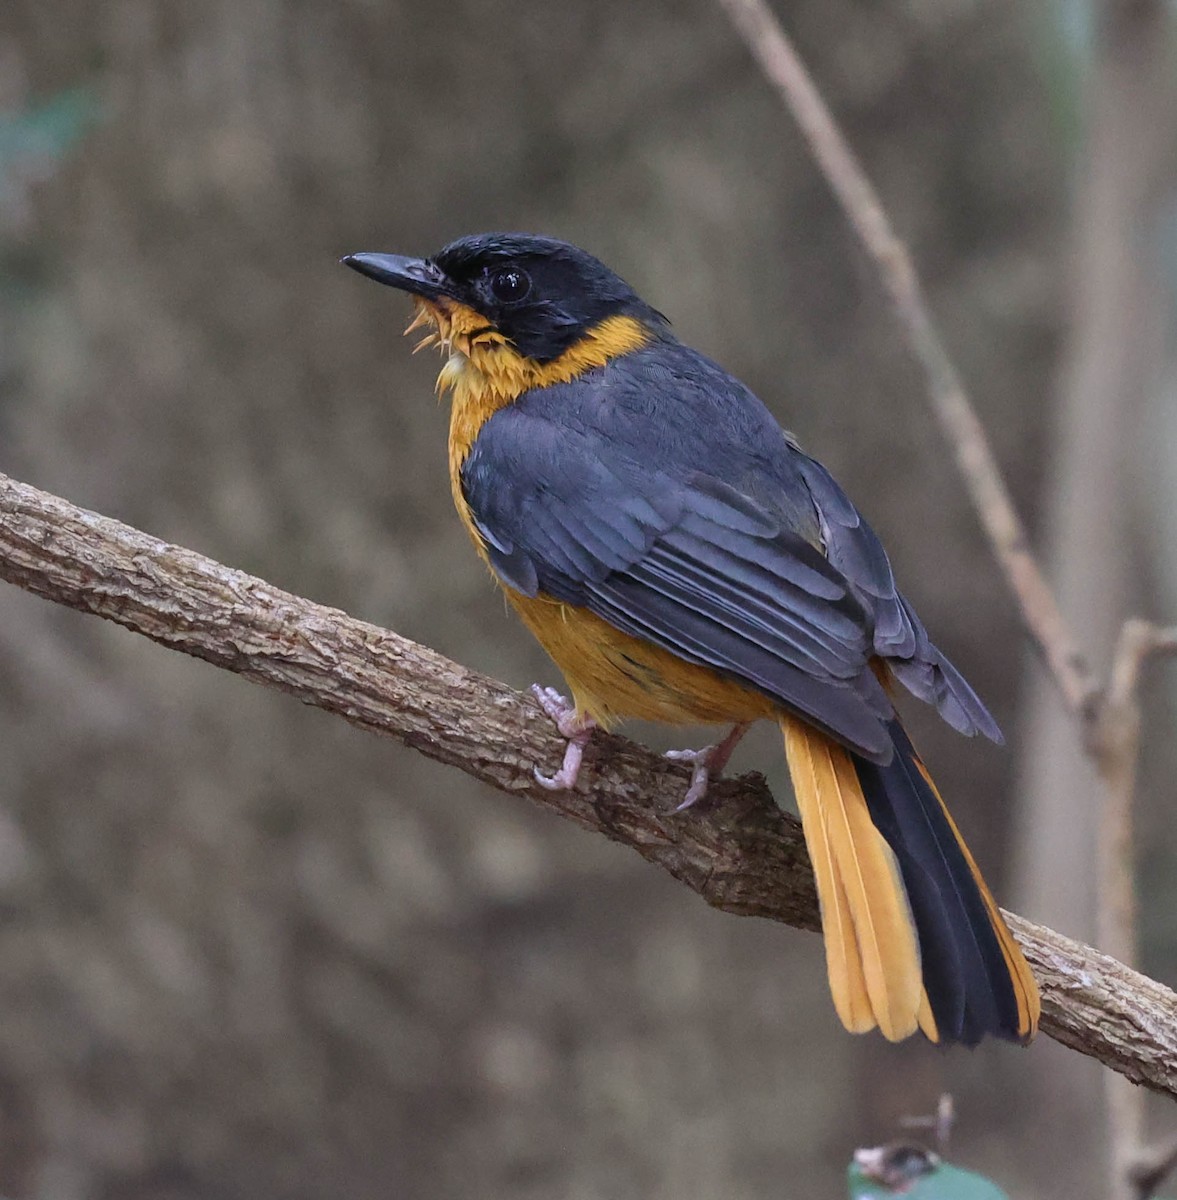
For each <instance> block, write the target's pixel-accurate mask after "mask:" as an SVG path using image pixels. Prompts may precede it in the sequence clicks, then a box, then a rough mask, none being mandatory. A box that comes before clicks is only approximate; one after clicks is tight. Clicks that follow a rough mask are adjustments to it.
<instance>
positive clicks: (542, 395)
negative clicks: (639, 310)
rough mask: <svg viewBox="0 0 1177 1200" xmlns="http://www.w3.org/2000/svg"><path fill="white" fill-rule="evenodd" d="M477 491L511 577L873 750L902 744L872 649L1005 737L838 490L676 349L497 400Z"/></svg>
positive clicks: (759, 412)
mask: <svg viewBox="0 0 1177 1200" xmlns="http://www.w3.org/2000/svg"><path fill="white" fill-rule="evenodd" d="M462 489H463V493H464V497H465V500H466V502H467V504H468V505H469V508H470V511H471V515H472V517H473V520H474V522H475V524H476V526H477V528H478V529H479V531H480V533H481V535H482V537H483V538H484V540H485V543H486V547H487V551H488V554H489V557H490V560H491V564H492V566H493V567H494V569H495V571H496V572H497V573H498V575H499V576H500V578H501V579H502V580H503V582H504V583H505V584H507V586H509V587H512V588H515V589H516V590H517V591H519V592H522V593H523V594H524V595H528V596H534V595H537V594H539V593H541V592H542V593H544V594H546V595H549V596H552V597H553V598H555V599H558V600H561V601H564V602H565V603H567V604H570V605H574V606H578V607H583V608H586V609H588V610H589V611H591V612H593V613H595V614H596V615H597V616H599V617H601V618H603V619H604V620H606V621H608V622H609V623H610V624H612V625H613V626H615V627H616V628H618V629H620V630H622V631H623V632H625V633H629V634H632V635H634V636H637V637H642V638H646V639H648V640H649V641H651V642H653V643H654V644H656V645H659V646H661V647H663V648H664V649H667V650H670V651H671V652H672V653H674V654H677V655H679V656H680V657H682V658H684V659H686V660H687V661H689V662H693V663H698V664H700V665H703V666H708V667H711V668H713V669H715V670H717V671H720V672H722V673H723V674H725V675H728V676H730V677H733V678H735V679H738V680H740V681H742V682H744V683H746V684H748V685H749V686H751V687H753V688H756V689H758V690H759V691H761V692H763V693H765V694H766V695H768V696H770V697H772V698H773V699H774V700H776V701H777V702H778V703H780V704H781V705H782V706H784V707H785V708H787V709H789V710H791V711H794V712H796V713H798V714H799V715H801V716H803V717H805V718H806V719H807V720H809V721H810V722H811V723H813V724H814V725H816V726H818V727H819V728H821V729H823V730H825V731H826V732H828V733H829V734H830V735H831V736H832V737H834V738H835V739H837V740H838V741H840V742H841V743H843V744H844V745H846V746H847V747H848V748H850V749H852V750H854V751H856V752H857V753H859V754H861V755H863V756H864V757H866V758H868V759H871V760H873V761H876V762H887V761H889V759H890V756H891V748H892V747H891V738H890V735H889V734H888V732H887V730H886V722H887V721H888V720H889V719H890V718H891V717H892V716H893V709H892V706H891V703H890V700H889V699H888V697H887V695H886V693H885V692H884V690H883V688H882V686H881V685H880V683H879V682H878V680H877V678H876V677H875V674H874V671H873V670H872V668H871V665H870V664H871V659H872V658H873V657H875V656H876V655H882V656H884V657H886V658H887V660H888V662H890V663H891V664H892V666H893V667H895V666H896V664H898V668H897V674H898V675H899V678H900V679H901V680H902V681H903V682H904V683H905V684H906V685H907V686H908V687H911V688H912V690H914V691H916V694H917V695H924V696H925V698H933V699H934V700H935V702H936V703H937V705H938V707H940V708H941V711H942V712H943V713H944V715H945V717H946V718H947V719H948V720H949V721H950V723H952V724H953V725H955V726H956V727H957V728H962V729H964V730H965V731H966V732H971V731H974V729H984V731H985V732H989V729H988V728H985V726H984V725H983V724H982V723H981V721H980V720H979V718H978V716H977V715H976V714H978V713H979V714H981V715H983V716H984V717H986V718H987V717H988V714H986V713H985V711H984V708H983V706H981V704H980V701H978V700H976V698H975V696H973V694H972V692H971V689H969V688H968V685H967V684H965V683H964V681H963V679H961V678H960V677H959V675H957V674H956V672H955V671H953V670H952V668H951V667H950V666H949V665H948V664H947V663H946V662H945V661H944V660H943V659H942V657H941V656H939V654H938V652H937V651H935V649H934V647H932V646H931V644H930V643H929V642H928V639H927V635H926V633H924V631H923V627H922V625H920V624H919V621H918V620H917V619H916V618H915V616H914V614H913V613H912V612H911V610H910V607H909V606H908V605H907V604H906V602H905V601H904V600H903V599H902V597H901V596H899V594H898V592H897V591H896V590H895V587H894V580H893V578H892V577H891V570H890V566H889V565H888V563H887V559H886V555H885V554H884V553H883V550H882V547H881V546H880V545H879V543H878V539H877V538H876V537H875V536H874V534H873V533H872V532H871V531H870V529H869V527H868V526H866V524H865V523H864V522H862V521H861V518H859V517H858V514H857V512H856V511H855V510H854V508H853V506H852V505H850V503H849V501H848V500H846V498H845V497H844V496H843V495H842V493H841V492H840V490H838V488H837V485H836V484H834V483H833V480H832V479H830V478H829V476H828V475H827V474H826V473H825V472H824V471H823V470H822V469H821V468H820V466H818V464H817V463H815V462H813V460H811V459H808V458H806V457H805V456H804V455H803V454H801V453H800V451H798V450H797V449H796V447H795V446H794V445H793V444H792V443H791V442H790V441H789V440H788V439H787V438H786V435H785V434H784V433H783V431H782V430H781V428H780V426H779V425H778V424H777V423H776V421H775V420H774V419H773V418H772V416H771V414H769V413H768V411H767V410H766V409H765V408H764V406H763V405H762V404H761V403H760V401H759V400H757V399H756V397H755V396H753V395H752V393H751V392H750V391H748V389H747V388H745V387H744V386H743V385H742V384H740V383H739V382H738V381H737V380H735V379H733V378H732V377H731V376H730V375H728V374H727V373H726V372H724V371H723V370H722V369H721V368H719V367H718V366H716V365H715V364H714V363H711V362H710V361H709V360H708V359H706V358H704V357H703V356H702V355H699V354H697V353H696V352H695V351H692V350H689V349H688V348H686V347H683V346H681V345H680V344H678V343H669V344H668V343H659V344H658V345H657V346H656V347H655V348H653V349H652V350H651V351H639V352H637V353H635V354H631V355H626V356H624V357H623V358H620V359H617V360H615V361H614V362H613V363H611V364H609V365H608V366H607V367H605V368H603V369H601V370H600V371H596V372H592V373H590V374H589V375H586V376H582V377H581V378H580V379H578V380H576V381H574V382H572V383H569V384H563V385H557V386H555V387H548V388H544V389H542V390H539V391H535V392H530V393H527V394H526V395H525V396H523V397H521V398H520V399H519V400H517V401H516V402H515V403H513V404H511V405H508V406H507V407H505V408H503V409H501V410H500V411H499V412H497V413H496V414H495V415H494V416H492V417H491V418H490V420H488V421H487V422H486V424H485V425H484V426H483V428H482V430H481V432H480V433H479V436H478V438H477V440H476V442H475V445H474V447H473V449H472V451H471V453H470V455H469V457H468V458H467V460H466V463H465V465H464V467H463V470H462ZM823 547H824V550H825V553H823ZM962 697H963V699H962ZM970 698H971V701H972V702H971V703H970ZM989 727H990V728H992V730H993V732H996V727H995V726H993V725H992V720H991V718H989Z"/></svg>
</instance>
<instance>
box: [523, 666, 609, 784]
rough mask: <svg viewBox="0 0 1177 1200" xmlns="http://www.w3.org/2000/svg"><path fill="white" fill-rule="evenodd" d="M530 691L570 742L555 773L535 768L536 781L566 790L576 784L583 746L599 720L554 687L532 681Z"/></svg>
mask: <svg viewBox="0 0 1177 1200" xmlns="http://www.w3.org/2000/svg"><path fill="white" fill-rule="evenodd" d="M531 694H532V695H533V696H534V697H535V699H536V702H537V703H538V704H539V706H540V708H542V709H543V710H544V712H545V713H546V714H547V715H548V717H550V718H551V721H552V723H553V724H554V725H555V726H556V728H557V729H558V730H559V731H560V734H561V736H563V737H566V738H567V739H568V745H567V746H565V747H564V762H563V763H562V764H561V766H560V769H559V770H558V771H557V772H556V773H555V775H544V774H543V773H542V772H541V771H540V769H539V768H538V767H535V768H533V769H532V774H533V775H534V776H535V781H536V783H538V784H539V785H540V787H543V788H547V789H548V791H550V792H564V791H567V790H568V789H570V788H574V787H575V786H576V780H577V778H578V777H579V775H580V765H581V762H582V761H583V760H584V748H585V746H587V745H588V740H589V738H590V737H592V734H593V730H594V729H596V727H597V723H596V722H595V721H594V720H593V719H592V717H590V716H588V715H587V714H585V713H578V712H577V711H576V706H575V705H573V704H570V703H569V701H568V699H567V698H566V697H565V696H561V695H560V693H559V692H558V691H556V689H555V688H550V687H541V686H540V685H539V684H538V683H533V684H532V685H531Z"/></svg>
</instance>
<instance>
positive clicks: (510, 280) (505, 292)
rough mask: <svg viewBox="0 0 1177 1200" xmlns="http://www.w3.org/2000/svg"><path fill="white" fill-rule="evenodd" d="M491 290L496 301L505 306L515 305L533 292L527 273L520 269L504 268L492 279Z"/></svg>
mask: <svg viewBox="0 0 1177 1200" xmlns="http://www.w3.org/2000/svg"><path fill="white" fill-rule="evenodd" d="M490 290H491V291H492V292H494V295H495V299H496V300H501V301H502V302H503V303H504V304H514V303H515V302H516V301H517V300H522V299H523V297H524V296H526V295H527V293H528V292H530V291H531V280H530V279H529V278H528V276H527V272H526V271H521V270H519V268H518V267H503V268H502V269H501V270H498V271H496V272H495V273H494V274H493V275H492V276H491V277H490Z"/></svg>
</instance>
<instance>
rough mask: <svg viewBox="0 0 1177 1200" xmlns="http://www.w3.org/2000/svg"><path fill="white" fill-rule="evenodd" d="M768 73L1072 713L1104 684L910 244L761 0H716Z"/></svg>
mask: <svg viewBox="0 0 1177 1200" xmlns="http://www.w3.org/2000/svg"><path fill="white" fill-rule="evenodd" d="M719 3H720V4H721V5H722V6H723V7H724V8H725V9H726V10H727V12H728V14H729V15H730V17H731V19H732V22H733V23H734V24H735V26H736V28H737V29H738V30H739V32H740V34H741V35H742V36H743V38H744V40H745V41H746V42H747V43H748V48H749V49H750V50H751V51H752V53H753V55H754V56H755V58H756V61H757V62H758V63H759V64H760V66H761V69H762V70H763V71H764V74H765V75H766V76H767V77H768V80H769V82H771V83H772V84H773V86H774V87H775V88H776V89H777V91H778V92H779V93H780V95H781V99H782V100H783V101H784V103H785V105H786V107H787V108H788V109H789V111H790V112H791V113H792V114H793V117H794V118H795V119H796V121H797V124H798V126H799V127H800V129H801V132H802V134H803V135H804V136H805V140H806V141H807V142H808V143H809V148H810V150H811V151H812V152H813V156H814V158H815V159H816V160H817V163H818V165H819V166H820V168H821V170H822V172H823V173H824V175H825V177H826V179H827V181H828V182H829V184H830V187H831V188H832V189H833V191H834V194H835V195H836V196H837V198H838V200H839V202H840V203H841V205H842V208H843V209H844V211H845V213H846V216H847V218H848V219H849V221H850V224H851V225H852V226H853V228H854V232H855V233H856V234H857V235H858V238H859V241H860V242H861V243H862V246H863V248H864V249H865V250H866V252H867V254H868V255H870V257H871V259H872V260H873V261H874V263H875V265H876V266H877V267H878V270H879V276H880V279H881V280H882V284H883V287H884V289H885V291H886V293H887V296H888V297H889V298H890V300H891V302H892V304H893V305H894V306H895V310H896V312H897V313H898V314H899V318H900V321H901V323H902V326H903V331H904V334H905V335H906V337H907V340H908V344H909V345H910V347H911V350H912V353H913V354H914V355H915V358H916V360H917V361H918V362H919V365H920V366H921V367H922V368H923V372H924V376H925V379H926V381H927V386H928V399H929V400H930V402H931V404H932V409H933V411H934V412H935V414H936V417H937V419H938V420H939V422H940V424H941V426H942V428H943V430H944V433H945V436H946V437H947V439H948V441H949V444H950V445H951V446H952V449H953V451H954V453H955V454H956V461H957V465H958V466H959V467H960V470H961V473H962V474H963V476H964V480H965V484H966V486H967V488H968V491H969V495H970V496H971V498H972V501H973V505H974V507H975V508H976V510H977V514H978V516H979V517H980V518H981V524H982V525H983V526H984V529H985V533H986V535H987V536H988V538H989V542H990V545H991V547H992V549H993V553H994V555H995V556H996V558H997V561H998V563H999V564H1000V565H1001V568H1002V570H1003V571H1004V572H1005V576H1006V580H1007V581H1008V583H1009V585H1010V587H1011V588H1012V589H1013V592H1014V595H1015V596H1016V597H1017V599H1018V603H1019V605H1020V608H1021V612H1022V619H1023V620H1024V621H1025V624H1026V628H1027V630H1028V631H1029V633H1030V636H1031V637H1032V638H1033V639H1034V642H1035V644H1036V646H1037V647H1038V649H1039V651H1040V652H1041V654H1042V656H1043V658H1044V659H1045V660H1046V663H1047V665H1048V666H1049V668H1050V671H1051V674H1052V675H1053V676H1054V680H1055V682H1056V683H1057V684H1058V687H1059V690H1060V691H1061V692H1062V694H1063V698H1064V699H1065V700H1066V703H1067V706H1068V707H1069V708H1070V709H1072V710H1073V711H1074V712H1076V713H1085V712H1087V711H1089V710H1090V709H1091V708H1092V707H1093V706H1094V704H1095V703H1096V701H1097V698H1098V693H1099V689H1098V685H1097V683H1096V680H1095V678H1094V676H1093V675H1092V673H1091V670H1090V668H1089V667H1088V666H1087V663H1086V660H1085V659H1084V657H1083V655H1082V654H1081V653H1080V651H1079V648H1078V644H1077V643H1076V641H1075V639H1074V637H1073V636H1072V634H1071V631H1070V630H1069V629H1068V628H1067V624H1066V621H1065V620H1064V619H1063V615H1062V613H1061V612H1060V611H1059V607H1058V602H1057V601H1056V600H1055V597H1054V593H1053V592H1052V591H1051V588H1050V586H1049V584H1048V583H1047V582H1046V578H1045V576H1044V575H1043V574H1042V569H1041V568H1040V567H1039V565H1038V562H1037V560H1036V559H1035V557H1034V555H1033V553H1032V551H1031V550H1030V540H1029V537H1028V536H1027V534H1026V529H1025V526H1024V525H1023V524H1022V520H1021V518H1020V517H1019V516H1018V514H1017V510H1016V509H1015V508H1014V505H1013V501H1012V500H1011V499H1010V495H1009V489H1008V488H1007V487H1006V486H1005V481H1004V480H1003V478H1002V475H1001V471H1000V469H999V468H998V466H997V460H996V459H995V458H994V456H993V451H992V450H991V449H990V447H989V442H988V439H987V438H986V437H985V431H984V429H983V428H982V426H981V422H980V420H979V419H978V417H977V414H976V410H975V409H974V408H973V405H972V402H971V401H970V400H969V398H968V395H967V394H966V392H965V390H964V385H963V384H962V383H961V380H960V376H959V375H958V374H957V371H956V367H955V366H954V365H953V363H952V360H951V358H950V357H949V355H948V351H947V350H946V349H945V348H944V343H943V341H942V340H941V338H940V335H939V333H937V331H936V327H935V325H934V324H933V322H932V318H931V315H930V314H929V312H928V306H927V304H926V302H925V301H924V297H923V290H922V288H921V287H920V282H919V278H918V276H917V275H916V273H915V268H914V267H913V265H912V261H911V256H910V255H909V254H908V252H907V248H906V246H904V244H903V243H902V242H901V241H900V240H899V238H898V237H897V236H896V234H895V230H894V229H893V228H892V226H891V222H890V221H889V220H888V218H887V214H886V212H885V211H884V209H883V206H882V203H881V202H880V200H879V197H878V193H877V192H876V191H875V189H874V187H873V186H872V184H871V182H870V180H869V179H868V178H867V177H866V173H865V172H864V171H863V169H862V167H861V166H860V164H859V162H858V159H857V158H856V157H855V155H854V152H853V151H852V150H851V149H850V146H849V144H848V143H847V141H846V138H845V137H844V136H843V134H842V131H841V130H840V129H839V128H838V126H837V124H836V123H835V121H834V118H833V117H832V116H831V115H830V110H829V108H828V106H827V105H826V102H825V101H824V100H823V99H822V96H821V93H820V92H819V91H818V90H817V86H816V85H815V84H814V82H813V80H812V79H811V78H810V75H809V72H808V71H807V70H806V68H805V64H804V63H803V62H802V61H801V59H800V57H799V56H798V54H797V51H796V50H795V49H794V47H793V44H792V42H790V41H789V39H788V37H787V36H786V34H785V31H784V30H783V29H782V28H781V26H780V23H779V22H778V21H777V19H776V17H774V16H773V14H772V11H771V9H769V7H768V5H767V4H766V3H765V0H719Z"/></svg>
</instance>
